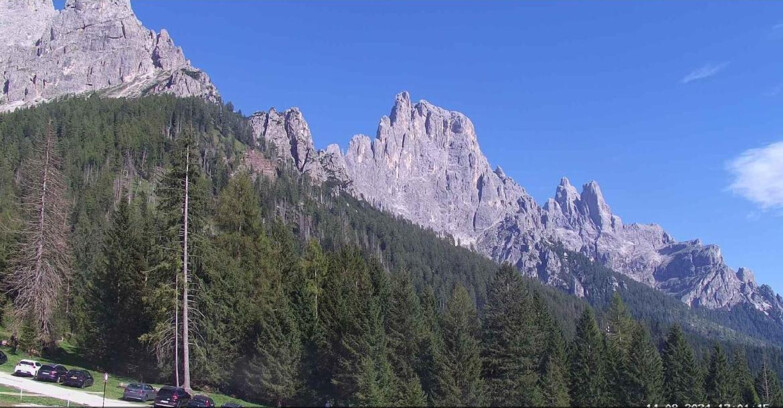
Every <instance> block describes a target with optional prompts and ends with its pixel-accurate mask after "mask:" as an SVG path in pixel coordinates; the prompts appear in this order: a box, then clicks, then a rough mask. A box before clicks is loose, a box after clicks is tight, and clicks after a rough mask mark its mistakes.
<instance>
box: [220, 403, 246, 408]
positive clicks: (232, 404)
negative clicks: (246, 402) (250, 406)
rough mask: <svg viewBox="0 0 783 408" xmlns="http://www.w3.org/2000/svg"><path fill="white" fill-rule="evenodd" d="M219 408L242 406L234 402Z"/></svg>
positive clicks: (237, 407) (240, 407)
mask: <svg viewBox="0 0 783 408" xmlns="http://www.w3.org/2000/svg"><path fill="white" fill-rule="evenodd" d="M220 408H242V406H241V405H239V404H237V403H236V402H226V403H224V404H223V405H221V406H220Z"/></svg>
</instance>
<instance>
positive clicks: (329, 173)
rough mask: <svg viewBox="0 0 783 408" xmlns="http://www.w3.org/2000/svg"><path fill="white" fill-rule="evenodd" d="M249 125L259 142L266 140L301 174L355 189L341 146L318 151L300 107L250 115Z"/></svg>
mask: <svg viewBox="0 0 783 408" xmlns="http://www.w3.org/2000/svg"><path fill="white" fill-rule="evenodd" d="M250 126H251V127H252V129H253V135H254V137H255V140H256V141H257V143H260V142H261V141H264V142H266V144H267V147H269V148H272V149H274V151H275V152H276V155H277V157H278V158H279V159H280V160H282V161H284V162H288V163H290V164H292V165H293V166H294V168H295V169H296V170H297V171H299V172H300V173H301V174H306V175H307V176H309V177H310V178H311V179H313V180H315V181H317V182H325V181H334V182H335V183H336V184H338V185H339V186H341V187H342V188H343V189H344V190H346V191H349V192H350V191H352V190H351V184H352V183H351V181H350V180H349V178H348V176H347V175H346V170H345V159H344V157H343V155H342V152H341V151H340V147H339V146H337V145H329V146H328V147H327V148H326V150H325V151H318V150H316V148H315V145H314V143H313V136H312V133H311V132H310V126H309V125H308V124H307V121H306V120H305V118H304V115H303V114H302V111H301V110H299V108H296V107H294V108H290V109H287V110H285V111H284V112H282V113H279V112H278V111H277V110H275V108H270V109H269V111H267V112H263V111H261V112H256V113H254V114H253V115H252V116H251V117H250Z"/></svg>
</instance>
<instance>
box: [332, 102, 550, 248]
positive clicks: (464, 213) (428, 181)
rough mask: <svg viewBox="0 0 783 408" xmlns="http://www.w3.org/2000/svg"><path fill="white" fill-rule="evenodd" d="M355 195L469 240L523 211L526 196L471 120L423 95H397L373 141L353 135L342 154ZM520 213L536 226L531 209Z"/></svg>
mask: <svg viewBox="0 0 783 408" xmlns="http://www.w3.org/2000/svg"><path fill="white" fill-rule="evenodd" d="M345 161H346V165H347V171H348V175H349V177H350V178H351V180H352V181H353V185H354V188H355V189H356V193H357V195H358V196H359V197H361V198H364V199H365V200H367V201H369V202H371V203H373V204H375V205H377V206H378V207H379V208H383V209H386V210H389V211H391V212H394V213H396V214H398V215H401V216H403V217H405V218H407V219H410V220H412V221H414V222H417V223H419V224H421V225H425V226H427V227H431V228H433V229H434V230H436V231H439V232H443V233H447V234H449V235H451V236H453V237H454V238H455V239H457V240H458V241H459V243H460V244H462V245H466V246H469V245H472V244H475V243H476V240H477V238H478V237H479V236H480V235H481V234H482V233H484V231H486V230H488V229H491V228H494V227H495V226H496V225H497V224H498V223H499V222H501V221H502V220H503V219H504V218H506V217H507V216H514V215H518V214H526V212H525V211H526V210H527V209H529V208H533V207H535V206H536V204H535V202H534V201H533V199H532V197H530V195H528V194H527V193H526V192H525V190H524V189H523V188H522V187H520V186H519V185H518V184H516V183H515V182H514V181H513V180H511V179H510V178H508V177H505V175H504V174H503V172H502V170H498V171H493V170H492V168H491V167H490V165H489V162H488V161H487V159H486V157H484V155H483V154H482V153H481V150H480V149H479V146H478V141H477V139H476V133H475V130H474V128H473V123H471V121H470V120H469V119H468V118H467V117H466V116H465V115H462V114H461V113H457V112H449V111H446V110H444V109H441V108H438V107H436V106H434V105H432V104H430V103H429V102H426V101H421V102H419V103H417V104H415V105H413V104H411V101H410V95H409V94H408V93H407V92H403V93H401V94H399V95H397V99H396V103H395V105H394V108H393V109H392V112H391V114H390V115H389V116H384V117H383V118H382V119H381V122H380V125H379V126H378V135H377V137H376V138H375V139H374V140H371V139H370V138H369V137H367V136H363V135H359V136H355V137H354V138H353V140H351V143H350V145H349V147H348V152H347V153H346V157H345ZM530 215H531V217H529V218H525V219H522V220H520V222H524V223H526V225H525V229H526V230H535V229H540V227H541V226H540V219H538V217H537V216H536V214H533V213H530Z"/></svg>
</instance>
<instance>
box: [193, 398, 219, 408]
mask: <svg viewBox="0 0 783 408" xmlns="http://www.w3.org/2000/svg"><path fill="white" fill-rule="evenodd" d="M188 408H215V401H213V400H212V398H209V397H207V396H206V395H196V396H194V397H193V398H191V399H190V401H188Z"/></svg>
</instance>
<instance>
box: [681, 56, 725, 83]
mask: <svg viewBox="0 0 783 408" xmlns="http://www.w3.org/2000/svg"><path fill="white" fill-rule="evenodd" d="M727 66H729V62H728V61H724V62H721V63H719V64H715V63H712V62H708V63H706V64H704V65H703V66H702V67H700V68H698V69H694V70H693V71H691V72H690V73H689V74H688V75H685V76H684V77H683V78H682V79H681V80H680V83H683V84H687V83H690V82H693V81H698V80H700V79H704V78H709V77H711V76H713V75H716V74H717V73H718V72H721V71H723V70H724V69H725V68H726V67H727Z"/></svg>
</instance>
